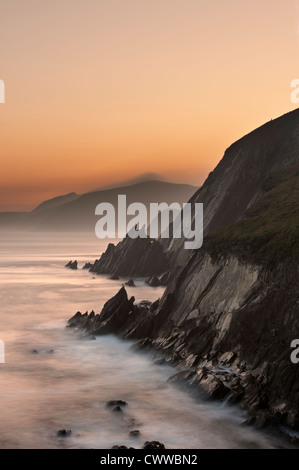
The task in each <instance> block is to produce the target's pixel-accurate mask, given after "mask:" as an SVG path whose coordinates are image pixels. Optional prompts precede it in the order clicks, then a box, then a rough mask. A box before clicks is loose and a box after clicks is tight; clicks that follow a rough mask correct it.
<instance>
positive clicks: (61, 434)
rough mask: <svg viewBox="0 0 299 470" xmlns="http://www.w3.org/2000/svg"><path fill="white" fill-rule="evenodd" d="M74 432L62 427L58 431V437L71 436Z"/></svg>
mask: <svg viewBox="0 0 299 470" xmlns="http://www.w3.org/2000/svg"><path fill="white" fill-rule="evenodd" d="M71 434H72V431H71V430H70V429H69V430H67V429H60V430H59V431H57V436H58V437H69V436H70V435H71Z"/></svg>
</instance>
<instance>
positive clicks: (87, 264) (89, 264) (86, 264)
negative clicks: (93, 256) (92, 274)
mask: <svg viewBox="0 0 299 470" xmlns="http://www.w3.org/2000/svg"><path fill="white" fill-rule="evenodd" d="M91 267H92V263H85V264H84V266H83V267H82V269H90V268H91Z"/></svg>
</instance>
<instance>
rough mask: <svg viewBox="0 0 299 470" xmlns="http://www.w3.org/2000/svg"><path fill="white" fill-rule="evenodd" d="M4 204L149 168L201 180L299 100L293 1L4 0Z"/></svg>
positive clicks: (25, 206) (0, 36)
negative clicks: (296, 96)
mask: <svg viewBox="0 0 299 470" xmlns="http://www.w3.org/2000/svg"><path fill="white" fill-rule="evenodd" d="M0 44H1V48H0V79H2V80H3V81H4V83H5V104H0V142H1V147H0V149H1V152H0V155H1V157H0V158H1V171H0V211H19V210H30V209H32V208H33V207H35V206H36V205H37V204H39V203H40V202H42V201H43V200H45V199H49V198H51V197H55V196H57V195H60V194H66V193H68V192H71V191H75V192H77V193H82V192H85V191H89V190H92V189H93V188H99V187H101V186H107V185H110V184H117V183H118V182H121V181H123V180H126V179H131V178H134V177H137V176H138V175H140V174H143V173H148V172H152V173H158V174H159V175H161V177H162V178H164V179H166V180H168V181H177V182H184V183H191V184H194V185H197V186H200V185H201V184H202V182H203V181H204V179H205V178H206V176H207V175H208V173H209V172H210V171H212V170H213V168H214V167H215V166H216V164H217V163H218V162H219V160H220V159H221V158H222V156H223V154H224V151H225V149H226V148H227V147H228V146H230V145H231V144H232V143H233V142H234V141H236V140H237V139H239V138H241V137H242V136H243V135H245V134H247V133H248V132H250V131H252V130H253V129H255V128H256V127H258V126H260V125H262V124H263V123H265V122H267V121H269V120H270V119H274V118H276V117H278V116H280V115H282V114H284V113H286V112H288V111H291V110H292V109H295V108H296V107H297V105H296V104H293V103H292V102H291V100H290V94H291V91H292V90H291V88H290V83H291V81H292V80H293V79H295V78H299V68H298V65H299V64H298V52H299V3H298V2H296V1H294V0H243V1H240V0H225V1H223V0H210V1H208V0H150V1H149V0H51V1H48V0H9V1H7V0H0Z"/></svg>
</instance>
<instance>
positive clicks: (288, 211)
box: [207, 163, 299, 266]
mask: <svg viewBox="0 0 299 470" xmlns="http://www.w3.org/2000/svg"><path fill="white" fill-rule="evenodd" d="M263 191H264V192H263V194H262V196H261V197H260V198H259V200H258V201H256V202H255V203H254V204H253V205H252V206H251V207H250V209H248V210H247V211H246V213H245V217H244V219H242V220H239V221H238V222H235V223H233V224H231V225H228V226H226V227H223V228H221V229H218V230H216V231H215V232H213V233H212V234H211V235H210V236H209V237H208V239H207V246H208V248H209V249H210V251H211V252H212V254H214V255H218V256H219V255H220V254H222V253H223V252H230V253H235V254H237V255H238V256H240V257H241V258H243V259H246V260H250V261H254V262H256V263H258V264H264V265H270V266H275V265H276V264H277V263H279V262H282V261H284V260H286V259H293V260H296V261H298V259H299V241H298V239H299V163H298V164H295V165H293V166H291V167H288V168H286V169H284V170H282V171H280V172H278V173H274V174H273V175H271V176H270V177H269V178H268V179H267V180H266V181H265V183H264V187H263Z"/></svg>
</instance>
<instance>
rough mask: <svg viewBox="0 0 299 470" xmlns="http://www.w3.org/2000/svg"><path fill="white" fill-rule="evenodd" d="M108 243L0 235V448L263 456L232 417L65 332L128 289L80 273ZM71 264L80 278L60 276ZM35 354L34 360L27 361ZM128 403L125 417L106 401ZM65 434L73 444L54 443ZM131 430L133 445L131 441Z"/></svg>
mask: <svg viewBox="0 0 299 470" xmlns="http://www.w3.org/2000/svg"><path fill="white" fill-rule="evenodd" d="M106 245H107V242H105V241H99V240H98V239H96V238H95V237H89V238H88V237H87V236H86V235H80V234H76V235H72V234H65V235H64V234H55V233H53V234H51V235H50V236H48V235H45V234H32V233H30V234H29V233H27V234H10V233H7V232H6V233H1V243H0V253H1V255H0V256H1V258H0V259H1V264H0V296H1V297H0V298H1V312H0V339H2V340H4V342H5V360H6V362H5V364H0V416H1V420H0V448H95V449H96V448H99V449H100V448H102V449H103V448H105V449H107V448H111V447H112V446H113V445H116V444H119V445H120V444H123V445H127V446H132V447H136V448H140V447H142V445H143V443H144V442H145V441H146V440H158V441H160V442H163V443H164V445H165V446H166V448H186V449H192V448H259V447H260V448H270V447H273V446H274V447H275V446H277V445H278V443H277V441H276V440H275V439H274V438H270V437H269V436H266V435H265V434H262V433H260V432H257V431H255V430H253V429H251V428H247V427H243V426H242V427H241V426H240V423H241V422H242V421H244V419H245V415H244V414H242V411H241V410H239V409H238V408H237V407H231V406H227V405H223V404H221V403H206V402H199V401H196V400H195V399H193V398H192V397H191V396H190V395H189V394H188V393H186V392H184V391H182V390H179V389H178V388H176V387H175V386H173V385H171V384H168V383H167V382H166V381H167V379H168V378H169V377H170V376H171V375H173V374H174V373H176V370H175V369H174V368H172V367H170V366H159V365H155V364H154V362H153V360H152V359H151V357H150V355H147V354H144V353H136V352H134V351H132V349H130V347H131V345H132V342H129V341H122V340H120V339H118V338H117V337H115V336H112V335H109V336H101V337H98V338H97V339H96V340H94V341H88V340H82V339H80V338H79V337H78V335H77V334H76V332H74V331H73V330H71V329H67V328H66V327H65V326H66V322H67V320H68V319H69V318H70V317H71V316H73V315H74V313H76V312H77V311H78V310H80V311H81V312H85V311H86V310H89V311H91V310H92V309H93V310H95V312H96V313H99V312H100V311H101V308H102V307H103V305H104V303H105V302H106V301H107V300H108V299H109V298H111V297H112V296H113V295H114V294H115V293H116V292H117V291H118V289H119V288H120V287H121V285H122V284H123V283H124V282H125V279H121V280H119V281H112V280H108V279H107V278H106V277H104V276H94V275H93V274H92V273H89V272H88V271H83V270H82V269H81V267H82V265H83V264H84V263H85V262H87V261H93V260H94V259H95V258H98V257H99V255H100V254H101V252H102V251H103V250H104V249H105V247H106ZM71 259H72V260H75V259H77V260H78V263H79V269H78V270H77V271H72V270H69V269H66V268H64V265H65V264H66V262H68V261H69V260H71ZM136 285H137V287H136V288H128V294H129V295H134V296H135V298H136V301H141V300H144V299H147V300H150V301H154V300H156V299H157V298H159V297H161V295H162V294H163V289H162V288H151V287H148V286H147V285H146V284H144V281H143V280H139V281H138V280H137V282H136ZM33 350H36V351H37V353H36V352H33ZM116 399H121V400H125V401H126V402H128V406H127V407H126V408H125V409H124V413H123V414H119V413H113V412H112V411H111V409H108V408H107V407H106V402H107V401H108V400H116ZM60 429H67V430H68V429H70V430H72V434H71V436H70V437H67V438H61V437H58V436H57V431H58V430H60ZM134 429H138V430H139V431H140V433H141V435H140V438H133V437H130V436H129V432H130V431H131V430H134Z"/></svg>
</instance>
